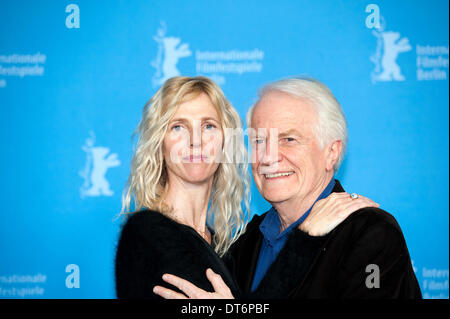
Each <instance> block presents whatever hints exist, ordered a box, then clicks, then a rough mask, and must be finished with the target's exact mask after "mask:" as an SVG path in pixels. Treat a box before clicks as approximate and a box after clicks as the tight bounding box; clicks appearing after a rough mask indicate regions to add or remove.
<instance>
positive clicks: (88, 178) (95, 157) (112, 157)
mask: <svg viewBox="0 0 450 319" xmlns="http://www.w3.org/2000/svg"><path fill="white" fill-rule="evenodd" d="M90 135H91V137H90V138H88V139H86V142H85V145H83V146H82V150H83V151H84V152H86V164H85V167H84V169H83V170H82V171H80V172H79V174H80V176H81V177H82V178H83V179H84V184H83V185H82V186H81V188H80V195H81V198H85V197H86V196H101V195H104V196H112V195H113V194H114V192H113V191H112V190H111V188H110V186H109V182H108V181H107V180H106V177H105V174H106V171H107V170H108V168H110V167H115V166H119V165H120V161H119V159H118V158H117V153H111V154H109V155H108V153H109V151H110V150H109V148H107V147H103V146H94V144H95V135H94V133H93V132H90ZM107 155H108V156H107Z"/></svg>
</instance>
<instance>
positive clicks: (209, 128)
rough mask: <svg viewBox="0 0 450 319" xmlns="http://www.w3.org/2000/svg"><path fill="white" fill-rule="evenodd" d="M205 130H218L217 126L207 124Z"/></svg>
mask: <svg viewBox="0 0 450 319" xmlns="http://www.w3.org/2000/svg"><path fill="white" fill-rule="evenodd" d="M205 128H206V129H207V130H213V129H215V128H216V126H215V125H214V124H206V125H205Z"/></svg>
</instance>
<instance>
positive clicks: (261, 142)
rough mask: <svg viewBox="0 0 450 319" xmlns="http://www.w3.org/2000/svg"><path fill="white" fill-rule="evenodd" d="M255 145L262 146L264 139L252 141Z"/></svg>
mask: <svg viewBox="0 0 450 319" xmlns="http://www.w3.org/2000/svg"><path fill="white" fill-rule="evenodd" d="M254 143H255V144H263V143H264V139H262V138H260V139H256V140H254Z"/></svg>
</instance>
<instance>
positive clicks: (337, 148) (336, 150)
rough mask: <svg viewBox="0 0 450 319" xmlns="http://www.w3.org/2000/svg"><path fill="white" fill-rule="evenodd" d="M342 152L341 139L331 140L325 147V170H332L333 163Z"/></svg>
mask: <svg viewBox="0 0 450 319" xmlns="http://www.w3.org/2000/svg"><path fill="white" fill-rule="evenodd" d="M341 152H342V141H341V140H337V141H334V142H332V143H331V144H330V145H329V146H328V148H327V154H326V156H327V158H326V169H327V171H333V170H334V164H336V162H337V161H338V159H339V155H341Z"/></svg>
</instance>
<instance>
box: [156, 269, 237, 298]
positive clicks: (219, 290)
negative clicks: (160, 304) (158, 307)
mask: <svg viewBox="0 0 450 319" xmlns="http://www.w3.org/2000/svg"><path fill="white" fill-rule="evenodd" d="M206 277H207V278H208V280H209V281H210V282H211V285H212V286H213V288H214V292H207V291H205V290H203V289H200V288H198V287H197V286H195V285H194V284H192V283H190V282H189V281H187V280H185V279H183V278H180V277H177V276H174V275H169V274H164V275H163V277H162V278H163V280H164V281H165V282H167V283H169V284H171V285H174V286H175V287H177V288H178V289H180V290H181V291H182V292H184V293H185V294H186V295H183V294H180V293H178V292H175V291H173V290H170V289H168V288H164V287H161V286H155V287H154V288H153V292H154V293H155V294H157V295H159V296H161V297H163V298H165V299H234V297H233V294H232V293H231V290H230V288H228V286H227V285H226V284H225V282H224V281H223V279H222V277H221V276H220V275H218V274H216V273H215V272H214V271H212V270H211V269H210V268H208V269H207V270H206ZM186 296H187V297H186Z"/></svg>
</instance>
